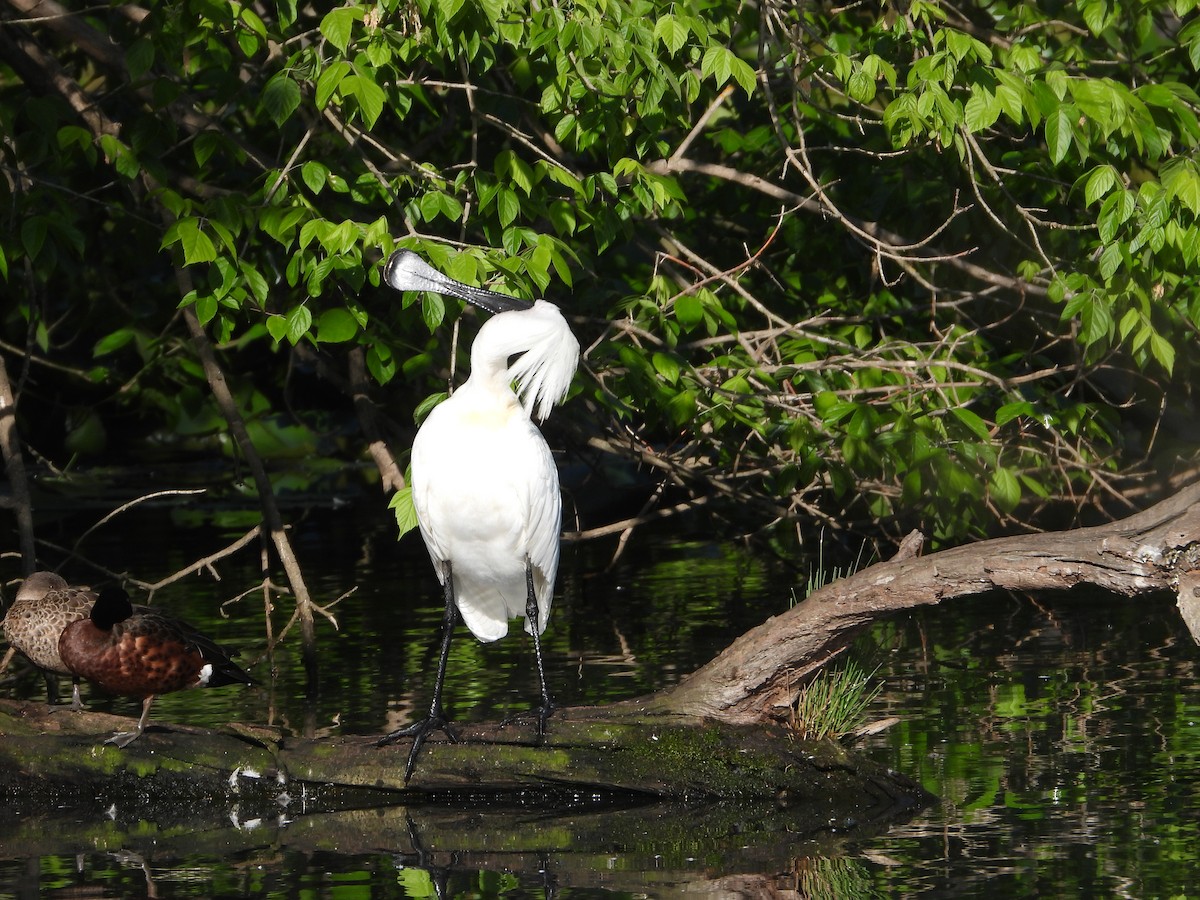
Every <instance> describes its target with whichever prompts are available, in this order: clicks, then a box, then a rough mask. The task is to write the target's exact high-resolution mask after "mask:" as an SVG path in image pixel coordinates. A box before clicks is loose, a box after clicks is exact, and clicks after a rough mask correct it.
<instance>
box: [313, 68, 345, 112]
mask: <svg viewBox="0 0 1200 900" xmlns="http://www.w3.org/2000/svg"><path fill="white" fill-rule="evenodd" d="M352 69H353V67H352V66H351V65H350V63H348V62H346V61H345V60H344V59H342V60H338V61H337V62H335V63H333V64H332V65H330V66H326V67H325V69H324V70H323V71H322V72H321V74H320V75H318V76H317V94H316V97H315V100H316V103H317V109H324V108H325V107H326V106H327V105H328V104H329V100H330V98H332V97H333V95H334V92H335V91H337V89H338V88H339V87H340V86H341V83H342V80H343V79H344V78H346V76H347V75H349V74H350V72H351V71H352Z"/></svg>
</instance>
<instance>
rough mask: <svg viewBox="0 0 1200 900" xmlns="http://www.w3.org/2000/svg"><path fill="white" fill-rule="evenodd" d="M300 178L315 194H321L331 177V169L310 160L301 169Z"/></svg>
mask: <svg viewBox="0 0 1200 900" xmlns="http://www.w3.org/2000/svg"><path fill="white" fill-rule="evenodd" d="M300 177H301V179H303V181H304V183H305V184H306V185H307V186H308V189H309V190H310V191H312V192H313V193H314V194H319V193H321V189H322V188H324V187H325V180H326V179H327V178H328V177H329V167H328V166H327V165H325V164H324V163H319V162H317V161H316V160H309V161H308V162H306V163H305V164H304V165H302V166H301V167H300Z"/></svg>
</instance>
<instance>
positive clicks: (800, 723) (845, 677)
mask: <svg viewBox="0 0 1200 900" xmlns="http://www.w3.org/2000/svg"><path fill="white" fill-rule="evenodd" d="M863 549H864V550H865V549H866V547H865V545H864V547H863ZM861 563H862V551H859V558H858V559H857V560H856V561H855V563H854V565H852V566H850V567H848V568H847V569H842V568H840V567H838V566H834V567H833V569H826V568H825V535H824V532H822V534H821V544H820V549H819V551H818V555H817V567H816V569H814V570H810V571H809V574H808V584H807V585H806V587H805V592H804V598H802V599H807V598H808V597H809V596H811V595H812V593H813V592H814V591H818V590H820V589H821V588H823V587H825V585H827V584H830V583H832V582H834V581H837V580H838V579H840V578H845V577H846V576H847V575H852V574H854V573H855V572H856V571H858V569H859V568H860V567H861ZM798 602H800V601H799V600H797V599H796V592H795V591H792V606H795V605H796V604H797V603H798ZM875 671H876V670H872V671H870V672H867V671H865V670H864V669H863V668H862V667H861V666H859V665H857V664H856V663H854V662H848V663H846V665H845V666H844V667H842V668H840V669H825V670H822V671H821V672H819V673H818V674H817V676H816V677H815V678H813V680H812V681H810V682H809V683H808V684H807V685H805V686H804V688H803V689H802V690H801V691H800V694H799V696H798V697H797V698H796V703H795V705H794V706H793V707H792V711H791V720H790V722H789V724H790V726H791V728H792V731H793V732H795V734H796V735H797V736H798V737H799V738H801V739H802V740H810V741H820V740H824V739H826V738H831V739H833V740H838V739H840V738H843V737H845V736H846V735H848V734H852V733H853V732H855V731H857V730H858V729H859V728H860V727H862V725H863V723H864V722H865V721H866V718H867V707H869V706H870V705H871V701H873V700H874V699H875V698H876V697H878V696H879V693H880V691H882V690H883V685H882V684H879V683H876V684H874V685H872V683H871V682H872V679H873V678H874V677H875Z"/></svg>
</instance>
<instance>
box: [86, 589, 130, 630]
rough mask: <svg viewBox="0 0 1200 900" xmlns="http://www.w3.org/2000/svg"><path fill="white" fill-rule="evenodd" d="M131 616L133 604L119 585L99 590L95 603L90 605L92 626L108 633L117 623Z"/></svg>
mask: <svg viewBox="0 0 1200 900" xmlns="http://www.w3.org/2000/svg"><path fill="white" fill-rule="evenodd" d="M132 615H133V604H132V603H130V602H129V594H127V593H126V592H125V588H123V587H121V586H120V585H108V586H106V587H102V588H101V589H100V593H99V594H98V595H97V597H96V602H95V603H93V604H92V624H93V625H95V626H96V627H97V628H99V629H102V630H103V631H108V630H109V629H110V628H112V627H113V626H114V625H116V624H117V623H118V622H124V621H125V620H126V619H128V618H129V617H130V616H132Z"/></svg>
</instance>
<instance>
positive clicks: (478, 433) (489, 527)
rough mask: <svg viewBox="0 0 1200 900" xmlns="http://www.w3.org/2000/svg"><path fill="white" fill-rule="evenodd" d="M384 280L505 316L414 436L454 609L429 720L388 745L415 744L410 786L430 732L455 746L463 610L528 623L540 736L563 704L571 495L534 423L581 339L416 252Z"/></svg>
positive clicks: (433, 550) (480, 622)
mask: <svg viewBox="0 0 1200 900" xmlns="http://www.w3.org/2000/svg"><path fill="white" fill-rule="evenodd" d="M384 279H385V281H386V282H387V283H388V284H389V285H390V286H391V287H393V288H395V289H396V290H401V291H404V290H409V291H413V290H420V291H435V292H437V293H442V294H449V295H450V296H454V297H458V298H459V299H462V300H466V301H467V302H468V303H471V304H473V305H475V306H478V307H480V308H482V309H484V310H486V311H488V312H491V313H493V314H494V315H493V317H492V318H491V319H489V320H488V321H486V322H485V323H484V324H483V326H482V327H481V328H480V329H479V333H478V335H476V337H475V342H474V344H473V345H472V347H471V372H470V376H469V377H468V378H467V380H466V382H465V383H464V384H463V385H462V387H460V388H459V389H458V390H457V391H455V392H454V394H453V395H452V396H451V397H449V398H448V399H447V400H445V401H443V402H442V403H441V404H440V405H438V406H437V407H436V408H434V410H433V411H432V412H431V413H430V414H429V416H428V418H427V419H426V420H425V422H424V423H423V424H422V426H421V428H420V429H419V430H418V432H417V437H416V439H415V440H414V441H413V448H412V496H413V504H414V506H415V507H416V513H417V522H418V524H419V526H420V529H421V536H422V537H423V538H424V539H425V546H426V548H427V549H428V550H429V556H430V559H431V560H432V561H433V566H434V570H435V571H436V572H437V576H438V580H439V581H441V582H442V586H443V593H444V596H445V604H446V613H445V618H444V620H443V636H442V647H441V656H440V659H439V663H438V674H437V681H436V684H435V687H434V697H433V702H432V704H431V705H430V710H429V716H428V718H426V719H425V720H424V721H423V722H418V723H416V724H414V725H410V726H408V727H406V728H402V729H400V730H399V731H395V732H393V733H392V734H389V735H387V736H386V737H385V738H383V740H382V741H380V743H381V744H386V743H391V742H393V741H395V740H397V739H398V738H400V737H407V736H411V737H413V746H412V749H411V751H410V752H409V758H408V767H407V769H406V770H405V776H404V777H405V781H407V780H408V778H409V777H410V776H411V775H412V771H413V766H414V764H415V762H416V758H417V753H418V751H419V750H420V748H421V745H422V743H423V742H424V740H425V738H426V736H427V735H428V734H429V732H430V731H433V730H436V729H441V730H443V731H445V732H446V733H447V735H448V736H449V737H450V738H451V740H454V739H455V736H454V733H453V731H452V730H451V729H450V725H449V722H448V721H447V719H446V717H445V715H444V714H443V712H442V706H441V693H442V685H443V682H444V679H445V672H446V659H447V657H448V655H449V650H450V637H451V634H452V632H453V630H454V625H455V620H456V618H457V615H458V614H461V616H462V619H463V621H464V622H465V623H466V625H467V627H468V628H469V629H470V630H471V633H472V634H474V635H475V637H477V638H478V639H479V640H481V641H495V640H499V639H500V638H502V637H504V636H505V635H506V634H507V633H508V623H509V620H510V619H514V618H518V617H524V618H525V630H526V631H527V632H529V633H530V634H531V635H532V636H533V644H534V654H535V656H536V659H537V668H538V678H539V680H540V683H541V689H542V706H541V707H540V708H539V709H538V710H537V711H536V712H537V713H538V733H539V735H540V734H541V733H542V731H543V729H544V728H545V721H546V717H547V716H549V714H550V712H551V710H552V709H553V704H552V702H551V700H550V695H549V691H548V689H547V687H546V677H545V671H544V667H543V665H542V652H541V643H540V641H539V636H540V635H541V633H542V632H543V631H545V629H546V623H547V621H548V620H549V617H550V606H551V603H552V600H553V595H554V579H555V575H556V573H557V571H558V553H559V532H560V530H561V525H562V499H561V496H560V494H559V487H558V471H557V469H556V468H555V465H554V459H553V457H552V456H551V454H550V448H549V446H548V445H547V444H546V440H545V438H544V437H542V433H541V432H540V431H539V430H538V428H537V426H536V425H534V423H533V420H532V418H531V416H536V417H537V418H538V419H539V420H544V419H545V418H546V417H547V416H548V415H549V414H550V411H551V409H552V408H553V407H554V406H555V405H556V404H558V403H561V402H562V401H563V399H565V397H566V395H567V392H568V391H569V390H570V387H571V379H572V377H573V376H574V374H575V368H576V366H577V365H578V363H579V343H578V341H576V340H575V336H574V335H573V334H571V329H570V327H569V326H568V325H567V323H566V320H565V319H564V318H563V316H562V313H560V312H559V310H558V307H556V306H555V305H554V304H553V303H549V302H547V301H545V300H538V301H537V302H536V303H530V302H529V301H526V300H520V299H518V298H515V297H508V296H506V295H504V294H498V293H495V292H493V291H486V290H482V289H480V288H473V287H470V286H468V285H465V284H462V283H460V282H457V281H454V280H453V279H450V278H447V277H446V276H444V275H442V274H441V273H440V272H438V271H437V270H436V269H433V268H431V267H430V266H428V265H427V264H426V263H425V262H424V261H423V260H421V259H420V257H418V256H417V255H416V254H414V253H411V252H409V251H407V250H400V251H397V252H396V253H394V254H393V255H392V257H391V258H390V259H389V260H388V261H387V264H386V265H385V267H384ZM514 383H515V384H516V391H514V390H513V384H514ZM456 611H457V613H456Z"/></svg>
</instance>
